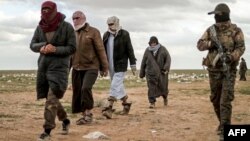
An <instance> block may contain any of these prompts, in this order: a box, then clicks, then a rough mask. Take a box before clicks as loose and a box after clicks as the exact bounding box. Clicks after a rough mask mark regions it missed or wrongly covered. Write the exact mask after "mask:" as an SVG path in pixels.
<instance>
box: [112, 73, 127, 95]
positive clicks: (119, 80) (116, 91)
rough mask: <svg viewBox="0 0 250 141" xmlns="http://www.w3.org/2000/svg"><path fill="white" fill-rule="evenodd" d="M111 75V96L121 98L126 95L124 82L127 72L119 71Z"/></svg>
mask: <svg viewBox="0 0 250 141" xmlns="http://www.w3.org/2000/svg"><path fill="white" fill-rule="evenodd" d="M110 75H111V74H110ZM110 77H111V86H110V96H112V97H115V98H116V99H121V98H123V97H124V96H126V93H125V87H124V84H123V81H124V78H125V72H117V73H114V75H113V76H110Z"/></svg>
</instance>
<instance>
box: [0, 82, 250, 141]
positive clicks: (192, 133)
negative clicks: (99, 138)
mask: <svg viewBox="0 0 250 141" xmlns="http://www.w3.org/2000/svg"><path fill="white" fill-rule="evenodd" d="M248 79H249V78H248ZM249 84H250V82H249V81H247V82H239V81H237V82H236V86H235V87H236V91H235V100H234V101H233V115H232V123H233V124H250V108H249V107H250V103H249V101H250V95H243V94H240V93H239V91H237V89H238V88H240V87H241V86H244V87H247V86H249ZM208 86H209V85H208V81H207V80H205V81H204V82H193V83H177V82H170V85H169V88H170V93H169V104H168V106H167V107H164V106H163V100H162V98H158V99H157V100H158V101H157V103H156V108H155V109H149V108H148V106H149V103H148V100H147V88H146V87H140V88H131V89H126V91H127V93H128V95H129V100H130V101H132V102H133V105H132V108H131V112H130V114H129V115H127V116H122V115H118V114H114V116H113V119H111V120H108V119H105V118H104V117H103V116H102V115H101V106H100V105H102V103H103V102H104V100H105V98H106V97H107V96H108V95H107V93H108V91H96V90H94V98H95V103H96V107H95V108H94V110H93V114H94V121H93V124H90V125H82V126H78V125H76V124H75V122H76V120H77V119H79V118H80V114H75V115H73V114H71V113H69V117H70V119H71V123H72V124H71V128H70V133H69V135H60V130H61V123H60V122H59V121H58V120H56V123H57V127H56V128H55V130H53V131H52V133H51V135H52V138H51V140H53V141H90V139H86V138H83V137H82V136H84V135H87V134H88V133H91V132H94V131H100V132H102V133H103V134H105V135H107V136H108V137H109V140H112V141H217V140H218V136H217V135H216V132H215V129H216V127H217V125H218V121H217V119H216V117H215V114H214V112H213V108H212V105H211V103H210V101H209V88H208ZM71 96H72V92H71V90H68V91H67V93H66V94H65V96H64V98H63V99H62V100H61V102H62V104H63V105H64V106H65V107H67V108H68V109H70V104H71ZM114 107H115V108H116V110H117V111H121V110H122V106H121V102H120V101H119V102H117V103H115V106H114ZM43 109H44V100H40V101H36V96H35V92H24V93H13V94H0V140H1V141H34V140H36V139H37V137H38V135H39V134H40V133H41V132H42V131H43V129H42V124H43V122H44V120H43ZM68 111H69V110H68Z"/></svg>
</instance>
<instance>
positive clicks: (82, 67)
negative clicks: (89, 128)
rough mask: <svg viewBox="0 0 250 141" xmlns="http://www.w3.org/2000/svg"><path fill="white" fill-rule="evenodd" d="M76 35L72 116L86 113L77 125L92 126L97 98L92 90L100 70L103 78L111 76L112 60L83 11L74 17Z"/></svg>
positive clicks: (98, 34) (97, 31)
mask: <svg viewBox="0 0 250 141" xmlns="http://www.w3.org/2000/svg"><path fill="white" fill-rule="evenodd" d="M72 20H73V23H74V28H75V34H76V45H77V46H76V52H75V53H74V55H73V56H72V59H71V63H72V68H73V69H72V86H73V97H72V113H82V117H81V118H80V119H79V120H77V122H76V124H77V125H83V124H89V123H91V122H92V119H93V114H92V112H91V110H92V109H93V107H94V98H93V95H92V88H93V85H94V84H95V81H96V79H97V76H98V70H100V75H101V76H107V74H108V60H107V56H106V53H105V49H104V46H103V42H102V37H101V34H100V32H99V30H98V29H97V28H95V27H92V26H90V25H89V23H87V22H86V16H85V14H84V13H83V12H81V11H76V12H74V13H73V15H72Z"/></svg>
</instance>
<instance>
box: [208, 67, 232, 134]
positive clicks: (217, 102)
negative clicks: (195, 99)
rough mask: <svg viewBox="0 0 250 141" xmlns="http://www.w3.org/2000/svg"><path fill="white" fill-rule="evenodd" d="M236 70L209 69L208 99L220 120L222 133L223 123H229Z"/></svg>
mask: <svg viewBox="0 0 250 141" xmlns="http://www.w3.org/2000/svg"><path fill="white" fill-rule="evenodd" d="M235 78H236V71H232V72H229V73H228V77H227V76H226V74H225V73H223V72H213V71H209V81H210V90H211V95H210V100H211V102H212V103H213V107H214V111H215V113H216V116H217V118H218V120H219V122H220V126H221V131H222V133H223V130H224V128H223V127H224V125H226V124H231V115H232V101H233V100H234V85H235Z"/></svg>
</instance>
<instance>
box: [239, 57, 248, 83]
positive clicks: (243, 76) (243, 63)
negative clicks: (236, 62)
mask: <svg viewBox="0 0 250 141" xmlns="http://www.w3.org/2000/svg"><path fill="white" fill-rule="evenodd" d="M246 72H247V64H246V61H245V59H244V58H241V62H240V70H239V75H240V81H246V80H247V79H246Z"/></svg>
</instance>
